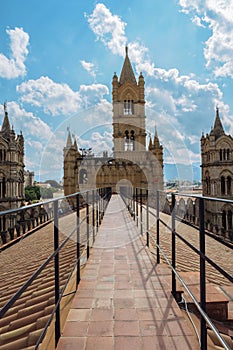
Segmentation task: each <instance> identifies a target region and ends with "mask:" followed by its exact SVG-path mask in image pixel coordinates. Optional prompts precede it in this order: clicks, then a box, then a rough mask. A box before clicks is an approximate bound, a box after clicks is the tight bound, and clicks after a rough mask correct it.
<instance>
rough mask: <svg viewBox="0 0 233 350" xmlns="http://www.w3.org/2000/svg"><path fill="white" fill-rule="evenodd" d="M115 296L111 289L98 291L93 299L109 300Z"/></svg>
mask: <svg viewBox="0 0 233 350" xmlns="http://www.w3.org/2000/svg"><path fill="white" fill-rule="evenodd" d="M113 295H114V291H113V290H111V289H105V290H103V289H99V290H96V291H95V292H94V295H93V297H94V298H107V299H110V298H113Z"/></svg>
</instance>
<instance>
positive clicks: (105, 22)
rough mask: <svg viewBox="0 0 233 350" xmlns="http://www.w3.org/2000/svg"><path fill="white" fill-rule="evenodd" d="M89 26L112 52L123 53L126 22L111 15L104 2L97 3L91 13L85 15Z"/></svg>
mask: <svg viewBox="0 0 233 350" xmlns="http://www.w3.org/2000/svg"><path fill="white" fill-rule="evenodd" d="M87 19H88V23H89V25H90V28H91V29H92V31H93V32H94V33H95V35H96V37H97V39H98V40H101V41H102V42H103V43H104V45H105V46H107V47H108V48H109V49H110V50H111V51H112V52H113V53H114V54H119V55H121V56H123V55H124V46H125V45H126V41H127V40H126V36H125V26H126V23H125V22H123V21H122V20H121V18H120V17H119V16H117V15H113V14H112V13H111V11H110V10H109V9H108V8H107V7H106V6H105V5H104V4H101V3H99V4H97V5H96V7H95V9H94V11H93V13H92V14H91V15H90V16H87Z"/></svg>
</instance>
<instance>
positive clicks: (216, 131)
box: [211, 107, 225, 139]
mask: <svg viewBox="0 0 233 350" xmlns="http://www.w3.org/2000/svg"><path fill="white" fill-rule="evenodd" d="M211 134H213V135H214V136H215V139H217V138H219V137H220V136H222V135H224V134H225V132H224V129H223V126H222V122H221V120H220V117H219V109H218V107H217V108H216V117H215V121H214V128H213V129H212V131H211Z"/></svg>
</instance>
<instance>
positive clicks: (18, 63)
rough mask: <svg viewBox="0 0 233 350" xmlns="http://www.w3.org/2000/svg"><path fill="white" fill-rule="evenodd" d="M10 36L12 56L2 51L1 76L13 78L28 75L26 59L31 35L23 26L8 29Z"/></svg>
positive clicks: (0, 59)
mask: <svg viewBox="0 0 233 350" xmlns="http://www.w3.org/2000/svg"><path fill="white" fill-rule="evenodd" d="M6 32H7V34H8V35H9V38H10V49H11V55H10V57H9V58H8V57H6V56H5V55H3V54H2V53H0V77H1V78H6V79H13V78H17V77H19V76H25V75H26V66H25V60H26V58H27V55H28V45H29V35H28V34H27V33H26V32H24V30H23V28H17V27H16V28H15V29H7V30H6Z"/></svg>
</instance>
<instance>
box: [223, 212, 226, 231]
mask: <svg viewBox="0 0 233 350" xmlns="http://www.w3.org/2000/svg"><path fill="white" fill-rule="evenodd" d="M222 227H223V228H224V229H225V230H226V228H227V217H226V210H223V211H222Z"/></svg>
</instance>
